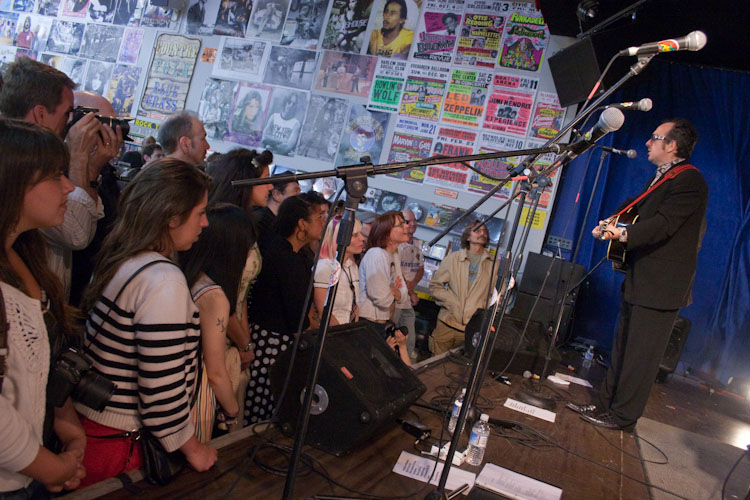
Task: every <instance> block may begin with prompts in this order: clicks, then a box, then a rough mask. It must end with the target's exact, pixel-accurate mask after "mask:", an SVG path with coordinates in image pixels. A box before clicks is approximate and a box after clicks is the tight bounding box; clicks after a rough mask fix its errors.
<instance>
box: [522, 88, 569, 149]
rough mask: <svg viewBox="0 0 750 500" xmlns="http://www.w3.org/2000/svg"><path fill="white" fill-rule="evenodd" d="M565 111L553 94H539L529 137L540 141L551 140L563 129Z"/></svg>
mask: <svg viewBox="0 0 750 500" xmlns="http://www.w3.org/2000/svg"><path fill="white" fill-rule="evenodd" d="M564 120H565V109H564V108H562V107H561V106H560V101H559V100H558V99H557V94H556V93H554V92H539V95H538V96H537V98H536V107H535V108H534V117H533V118H532V119H531V128H530V129H529V135H530V136H532V137H538V138H540V139H552V138H553V137H555V136H556V135H557V134H558V132H560V129H561V128H562V127H563V122H564Z"/></svg>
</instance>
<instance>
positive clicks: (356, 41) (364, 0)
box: [323, 0, 373, 54]
mask: <svg viewBox="0 0 750 500" xmlns="http://www.w3.org/2000/svg"><path fill="white" fill-rule="evenodd" d="M372 2H373V0H333V6H332V7H331V13H330V15H329V16H328V24H327V25H326V29H325V35H324V36H323V48H324V49H328V50H337V51H339V52H354V53H356V54H360V53H361V52H362V47H363V45H364V44H365V31H367V23H368V21H369V19H370V11H371V10H372Z"/></svg>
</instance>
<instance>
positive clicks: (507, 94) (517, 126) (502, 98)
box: [484, 78, 536, 137]
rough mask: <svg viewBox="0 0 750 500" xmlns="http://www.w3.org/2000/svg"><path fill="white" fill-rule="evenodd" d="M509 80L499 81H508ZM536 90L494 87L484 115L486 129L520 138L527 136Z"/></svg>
mask: <svg viewBox="0 0 750 500" xmlns="http://www.w3.org/2000/svg"><path fill="white" fill-rule="evenodd" d="M506 80H507V79H502V80H498V79H497V78H496V79H495V81H496V82H498V81H506ZM535 95H536V90H534V91H529V90H526V89H521V88H518V87H515V86H512V87H510V88H509V87H506V86H503V85H494V86H493V89H492V92H491V93H490V97H489V101H488V102H487V108H486V111H485V115H484V128H486V129H489V130H494V131H496V132H504V133H507V134H513V135H518V136H522V137H523V136H526V130H527V129H528V127H529V122H530V121H531V109H532V107H533V104H534V97H535Z"/></svg>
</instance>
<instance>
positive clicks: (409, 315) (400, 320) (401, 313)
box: [393, 307, 417, 361]
mask: <svg viewBox="0 0 750 500" xmlns="http://www.w3.org/2000/svg"><path fill="white" fill-rule="evenodd" d="M415 322H416V315H415V314H414V308H413V307H410V308H408V309H399V308H396V310H395V311H394V312H393V323H394V324H395V325H396V326H405V327H406V328H408V329H409V335H408V336H407V337H406V349H407V350H408V351H409V357H410V358H411V360H412V361H415V360H416V359H417V353H416V352H415V350H414V344H415V343H416V341H417V332H416V331H415V326H414V324H415Z"/></svg>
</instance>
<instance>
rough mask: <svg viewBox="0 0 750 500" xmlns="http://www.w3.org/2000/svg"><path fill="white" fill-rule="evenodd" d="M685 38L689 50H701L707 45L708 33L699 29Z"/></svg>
mask: <svg viewBox="0 0 750 500" xmlns="http://www.w3.org/2000/svg"><path fill="white" fill-rule="evenodd" d="M685 39H686V40H687V49H688V50H701V49H702V48H703V47H705V46H706V42H707V41H708V38H706V34H705V33H703V32H702V31H699V30H695V31H691V32H690V33H688V35H687V36H686V37H685Z"/></svg>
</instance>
